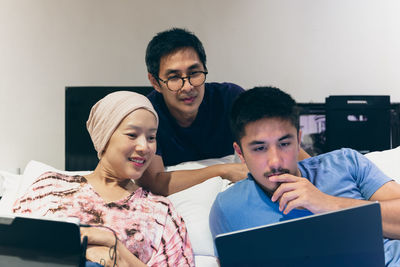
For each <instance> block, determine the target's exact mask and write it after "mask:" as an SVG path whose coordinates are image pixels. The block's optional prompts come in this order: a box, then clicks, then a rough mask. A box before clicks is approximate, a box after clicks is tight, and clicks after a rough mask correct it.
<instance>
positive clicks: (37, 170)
mask: <svg viewBox="0 0 400 267" xmlns="http://www.w3.org/2000/svg"><path fill="white" fill-rule="evenodd" d="M48 171H52V172H58V173H63V174H66V175H86V174H89V173H91V172H92V171H63V170H58V169H56V168H54V167H52V166H50V165H47V164H44V163H42V162H39V161H36V160H31V161H29V162H28V165H26V167H25V171H24V175H23V176H24V178H23V180H22V182H21V183H20V185H19V188H18V192H17V195H16V198H18V197H21V196H22V195H23V194H24V193H25V192H26V190H27V189H28V188H29V186H30V185H31V184H32V183H33V182H34V181H35V180H36V178H38V177H39V176H40V175H42V174H43V173H45V172H48Z"/></svg>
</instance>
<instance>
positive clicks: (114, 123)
mask: <svg viewBox="0 0 400 267" xmlns="http://www.w3.org/2000/svg"><path fill="white" fill-rule="evenodd" d="M140 108H144V109H147V110H148V111H150V112H151V113H153V114H154V116H155V117H156V120H157V125H158V116H157V112H156V111H155V110H154V108H153V105H152V104H151V102H150V101H149V99H147V97H145V96H144V95H141V94H138V93H134V92H129V91H117V92H114V93H111V94H108V95H106V96H105V97H104V98H102V99H100V100H99V101H98V102H97V103H96V104H95V105H94V106H93V107H92V109H91V110H90V114H89V119H88V120H87V122H86V127H87V129H88V131H89V135H90V138H92V142H93V144H94V148H95V149H96V151H97V157H98V158H99V159H100V157H101V155H102V153H103V151H104V149H105V147H106V145H107V143H108V140H110V138H111V135H112V134H113V133H114V131H115V129H116V128H117V127H118V125H119V124H120V123H121V121H122V120H123V119H124V118H125V117H126V116H127V115H129V114H130V113H131V112H132V111H135V110H137V109H140Z"/></svg>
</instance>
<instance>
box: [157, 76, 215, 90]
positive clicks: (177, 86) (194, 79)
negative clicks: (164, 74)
mask: <svg viewBox="0 0 400 267" xmlns="http://www.w3.org/2000/svg"><path fill="white" fill-rule="evenodd" d="M207 74H208V72H207V71H195V72H192V73H191V74H190V75H188V76H186V77H179V76H173V77H170V78H168V79H167V80H165V81H164V80H162V79H160V78H158V80H160V81H162V82H163V83H165V84H166V85H167V88H168V89H169V90H171V91H174V92H175V91H179V90H181V89H182V88H183V86H184V84H185V79H187V80H188V82H189V83H190V84H191V85H192V86H200V85H202V84H203V83H204V82H205V81H206V76H207Z"/></svg>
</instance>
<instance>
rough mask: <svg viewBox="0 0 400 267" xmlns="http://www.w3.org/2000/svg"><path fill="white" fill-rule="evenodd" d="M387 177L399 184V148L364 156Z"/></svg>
mask: <svg viewBox="0 0 400 267" xmlns="http://www.w3.org/2000/svg"><path fill="white" fill-rule="evenodd" d="M365 156H366V157H367V158H368V159H369V160H371V161H372V162H373V163H374V164H375V165H376V166H378V168H379V169H381V171H383V172H384V173H385V174H386V175H387V176H389V177H390V178H392V179H393V180H395V181H396V182H398V183H400V146H398V147H396V148H393V149H388V150H384V151H375V152H371V153H367V154H365Z"/></svg>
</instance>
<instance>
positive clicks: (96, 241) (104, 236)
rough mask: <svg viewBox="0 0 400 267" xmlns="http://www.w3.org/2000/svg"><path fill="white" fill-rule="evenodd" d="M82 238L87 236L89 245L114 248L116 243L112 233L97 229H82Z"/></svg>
mask: <svg viewBox="0 0 400 267" xmlns="http://www.w3.org/2000/svg"><path fill="white" fill-rule="evenodd" d="M80 231H81V238H83V236H87V238H88V240H87V241H88V244H91V245H101V246H108V247H110V246H112V245H113V244H114V243H115V236H114V235H113V233H111V232H110V231H106V230H103V229H99V228H97V227H89V228H87V227H81V228H80Z"/></svg>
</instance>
